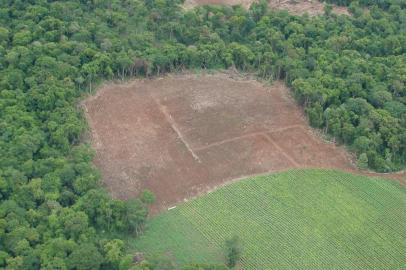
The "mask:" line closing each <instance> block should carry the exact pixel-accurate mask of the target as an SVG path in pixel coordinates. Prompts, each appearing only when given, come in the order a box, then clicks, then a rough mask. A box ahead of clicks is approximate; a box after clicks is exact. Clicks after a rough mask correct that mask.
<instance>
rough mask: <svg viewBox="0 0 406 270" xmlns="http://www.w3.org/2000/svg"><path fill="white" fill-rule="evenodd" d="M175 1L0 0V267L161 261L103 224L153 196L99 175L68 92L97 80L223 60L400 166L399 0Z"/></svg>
mask: <svg viewBox="0 0 406 270" xmlns="http://www.w3.org/2000/svg"><path fill="white" fill-rule="evenodd" d="M182 2H183V1H181V0H144V1H142V0H65V1H53V0H3V1H1V2H0V138H1V139H0V198H1V205H0V269H39V268H43V269H120V270H125V269H167V268H164V267H161V266H160V265H161V264H165V262H162V261H160V260H154V259H151V260H150V261H149V262H146V261H144V262H143V263H141V264H139V263H138V264H137V263H136V262H134V260H133V256H132V255H126V252H125V246H124V242H123V241H122V240H120V239H115V237H114V236H116V237H117V236H118V235H123V234H132V235H135V236H136V235H138V234H140V233H142V230H143V227H144V222H145V220H146V217H147V205H148V203H150V202H151V201H152V200H153V196H152V194H150V193H149V192H148V191H146V192H143V193H142V194H141V195H140V197H139V198H138V199H134V200H130V201H120V200H114V199H111V198H110V197H109V195H108V194H107V193H106V191H105V190H103V189H102V188H101V186H100V184H99V178H100V176H99V173H98V171H97V169H95V168H94V167H93V165H92V163H91V161H92V155H93V152H92V150H91V149H90V147H89V146H88V145H86V144H84V143H83V142H82V135H83V132H84V131H85V129H86V123H85V121H84V118H83V116H82V114H81V111H80V109H79V108H78V102H79V100H80V98H81V97H82V96H83V95H84V94H85V93H87V92H89V91H92V90H93V89H94V88H95V86H94V85H95V84H97V83H98V82H100V81H101V80H112V79H125V78H129V77H132V76H153V75H159V74H162V73H165V72H176V71H180V70H183V69H223V68H229V67H235V68H237V69H239V70H241V71H244V72H250V73H254V74H256V75H257V76H258V77H260V78H263V79H269V80H276V79H282V80H285V82H286V83H287V84H288V85H289V86H290V87H291V89H292V91H293V93H294V96H295V97H296V98H297V101H298V102H299V103H300V104H301V105H303V108H304V110H305V112H306V113H307V116H308V118H309V121H310V124H311V125H312V126H314V127H317V128H320V129H323V130H324V132H325V133H326V134H329V135H330V136H331V138H334V139H335V140H336V141H337V142H339V143H343V144H345V145H347V146H348V148H349V149H350V150H351V151H353V152H354V153H355V154H356V156H357V157H358V163H359V166H361V167H369V168H372V169H374V170H377V171H380V172H388V171H394V170H399V169H402V168H403V167H404V166H405V164H406V85H405V82H406V1H405V0H360V1H359V2H356V1H346V0H338V1H331V0H330V1H327V2H330V3H334V4H338V5H349V10H350V11H351V13H352V16H345V15H340V16H337V15H335V14H333V13H332V12H331V8H330V7H329V6H327V8H326V9H325V14H324V15H323V16H317V17H309V16H306V15H304V16H301V17H299V16H291V15H289V14H288V13H287V12H286V11H278V12H276V11H271V10H268V9H267V4H266V1H261V2H260V3H257V4H253V5H252V7H251V8H250V10H248V11H246V10H244V9H243V8H241V7H238V6H235V7H218V6H217V7H215V6H210V7H199V8H197V9H194V10H183V9H182V7H181V4H182ZM165 267H167V266H165ZM187 269H223V268H222V267H221V266H218V267H216V266H193V265H191V266H190V267H189V268H187Z"/></svg>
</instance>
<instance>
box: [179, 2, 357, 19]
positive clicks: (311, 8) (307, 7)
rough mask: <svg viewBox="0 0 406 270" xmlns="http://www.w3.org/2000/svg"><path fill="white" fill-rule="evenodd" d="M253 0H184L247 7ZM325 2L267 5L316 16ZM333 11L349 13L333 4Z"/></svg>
mask: <svg viewBox="0 0 406 270" xmlns="http://www.w3.org/2000/svg"><path fill="white" fill-rule="evenodd" d="M254 2H255V0H186V1H185V4H184V5H185V7H186V8H193V7H196V6H201V5H228V6H233V5H241V6H243V7H245V8H249V7H250V5H251V4H252V3H254ZM324 6H325V3H322V2H320V1H317V0H270V1H269V7H270V8H271V9H274V10H287V11H289V12H290V13H291V14H294V15H302V14H305V13H307V14H309V15H310V16H316V15H320V14H323V13H324ZM332 11H333V13H336V14H345V15H349V12H348V10H347V8H346V7H340V6H336V5H333V10H332Z"/></svg>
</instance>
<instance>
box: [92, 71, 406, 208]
mask: <svg viewBox="0 0 406 270" xmlns="http://www.w3.org/2000/svg"><path fill="white" fill-rule="evenodd" d="M84 108H85V112H86V116H87V118H88V121H89V124H90V127H91V130H92V132H91V135H92V136H91V137H92V145H93V147H94V148H95V150H96V157H95V164H96V165H97V166H98V167H99V168H100V170H101V172H102V175H103V183H104V184H105V186H106V187H107V189H108V190H109V192H110V193H111V194H112V195H113V196H114V197H116V198H120V199H128V198H131V197H134V196H136V195H137V194H138V192H139V191H141V190H143V189H150V190H151V191H153V192H154V193H155V195H156V197H157V202H156V204H155V205H154V206H153V207H152V211H153V212H157V211H159V210H161V209H165V208H167V207H170V206H172V205H174V204H176V203H177V202H180V201H182V200H185V199H188V198H190V197H194V196H196V195H198V194H201V193H203V192H206V191H208V190H211V189H213V188H215V187H217V186H219V185H222V184H224V183H226V182H229V181H231V180H232V179H236V178H241V177H243V176H249V175H254V174H262V173H269V172H275V171H281V170H286V169H289V168H307V167H312V168H338V169H342V170H346V171H351V172H358V171H357V170H356V169H354V167H353V165H352V163H351V157H350V156H349V155H348V154H347V152H346V151H345V150H344V149H343V148H341V147H338V146H336V145H334V144H332V143H328V142H325V141H323V140H322V139H320V137H319V136H317V135H315V133H314V132H313V131H312V130H311V129H310V128H308V125H307V122H306V119H304V117H303V115H302V111H301V110H300V108H299V107H298V106H297V105H296V103H295V102H294V100H293V99H292V98H291V97H290V95H289V90H288V89H287V88H286V86H285V85H284V84H283V83H282V82H275V83H274V84H273V85H272V86H265V85H263V84H262V83H260V82H258V81H255V80H247V79H244V78H242V77H240V76H238V75H230V74H226V73H217V74H214V75H209V74H202V75H195V74H183V75H170V76H166V77H162V78H156V79H143V80H135V81H133V82H130V83H126V84H111V85H106V86H104V87H102V89H100V90H99V91H98V93H97V94H96V95H95V96H92V97H90V98H88V99H87V100H85V102H84ZM387 176H388V177H392V178H397V179H404V177H405V175H404V174H403V175H402V174H392V175H387ZM403 181H404V182H403V183H406V181H405V180H403Z"/></svg>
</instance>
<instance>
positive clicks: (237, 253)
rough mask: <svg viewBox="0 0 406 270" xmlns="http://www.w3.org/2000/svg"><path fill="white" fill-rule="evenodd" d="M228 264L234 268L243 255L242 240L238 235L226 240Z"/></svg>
mask: <svg viewBox="0 0 406 270" xmlns="http://www.w3.org/2000/svg"><path fill="white" fill-rule="evenodd" d="M225 246H226V250H225V252H226V265H227V266H228V267H230V268H234V267H235V266H236V265H237V263H238V261H239V260H240V257H241V247H240V240H239V238H238V237H237V236H233V237H232V238H230V239H227V240H226V243H225Z"/></svg>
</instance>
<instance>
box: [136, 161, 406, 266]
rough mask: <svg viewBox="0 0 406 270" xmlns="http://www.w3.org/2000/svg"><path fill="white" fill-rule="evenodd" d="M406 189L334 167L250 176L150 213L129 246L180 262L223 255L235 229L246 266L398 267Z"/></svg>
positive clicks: (403, 255)
mask: <svg viewBox="0 0 406 270" xmlns="http://www.w3.org/2000/svg"><path fill="white" fill-rule="evenodd" d="M405 223H406V189H404V188H403V187H401V186H400V185H399V184H398V183H396V182H389V181H381V179H379V178H372V177H365V176H358V175H352V174H349V173H344V172H339V171H334V170H316V169H314V170H290V171H287V172H283V173H275V174H271V175H266V176H258V177H253V178H248V179H246V180H242V181H240V182H236V183H233V184H230V185H228V186H225V187H223V188H220V189H218V190H216V191H214V192H212V193H209V194H208V195H206V196H203V197H200V198H197V199H194V200H192V201H189V202H187V203H184V204H182V205H180V206H178V207H177V208H176V209H173V210H170V211H167V212H165V213H163V214H160V215H158V216H156V217H154V218H152V219H151V220H150V221H149V222H148V223H147V228H146V232H145V234H144V235H143V236H142V237H140V238H139V239H137V240H132V239H129V245H130V246H131V248H133V249H134V250H137V251H142V252H145V253H146V254H155V255H157V254H159V255H165V256H169V257H170V258H171V259H172V260H173V261H174V262H176V263H177V264H178V265H184V264H185V263H187V262H189V261H196V262H209V261H217V262H222V260H223V244H224V241H225V239H227V238H228V237H231V236H234V235H237V236H239V237H240V240H241V245H242V250H243V251H242V258H241V262H240V264H241V267H242V268H243V269H402V267H404V265H406V252H405V251H406V227H405V226H404V224H405Z"/></svg>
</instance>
